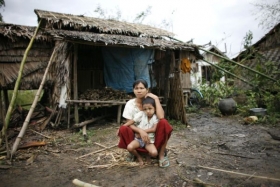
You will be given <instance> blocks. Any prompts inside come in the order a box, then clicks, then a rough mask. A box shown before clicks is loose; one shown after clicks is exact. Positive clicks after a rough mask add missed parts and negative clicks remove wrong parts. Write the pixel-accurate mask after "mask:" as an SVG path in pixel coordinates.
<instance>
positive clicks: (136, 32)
mask: <svg viewBox="0 0 280 187" xmlns="http://www.w3.org/2000/svg"><path fill="white" fill-rule="evenodd" d="M34 11H35V13H36V14H37V16H38V20H41V19H42V20H43V26H44V27H45V28H55V29H65V30H79V31H90V32H95V33H107V34H118V35H127V36H145V37H153V38H158V37H162V36H167V37H168V36H170V37H172V36H174V34H173V33H171V32H168V31H165V30H162V29H158V28H154V27H151V26H149V25H143V24H135V23H128V22H121V21H117V20H113V19H100V18H93V17H86V16H83V15H71V14H63V13H57V12H50V11H44V10H38V9H35V10H34Z"/></svg>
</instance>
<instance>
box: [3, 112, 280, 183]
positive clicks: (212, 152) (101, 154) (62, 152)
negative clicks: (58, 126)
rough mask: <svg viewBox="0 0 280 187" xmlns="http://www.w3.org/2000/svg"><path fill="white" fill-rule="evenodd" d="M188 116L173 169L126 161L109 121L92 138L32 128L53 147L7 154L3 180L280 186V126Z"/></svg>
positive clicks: (31, 137) (174, 145) (177, 130)
mask: <svg viewBox="0 0 280 187" xmlns="http://www.w3.org/2000/svg"><path fill="white" fill-rule="evenodd" d="M188 119H189V127H186V126H184V125H179V124H175V123H173V121H171V122H172V123H173V124H172V125H173V127H174V131H173V134H172V136H171V138H170V141H169V143H168V150H169V152H168V157H169V159H170V164H171V165H170V167H168V168H159V167H158V166H157V163H156V161H157V160H156V159H154V162H155V163H154V165H145V166H144V167H143V168H140V167H139V166H138V165H137V163H136V162H132V163H131V162H127V161H125V159H124V158H125V156H126V152H125V151H124V150H122V149H119V148H117V147H112V146H114V145H116V144H117V142H118V138H117V137H116V136H115V132H116V127H117V126H116V124H115V123H112V122H109V121H103V122H98V123H97V124H93V125H91V126H89V127H88V137H89V138H88V140H87V141H84V138H83V137H82V135H81V132H77V131H73V130H51V129H49V130H45V131H43V132H42V133H43V134H44V135H46V136H49V137H51V138H50V139H48V138H45V137H43V136H41V135H39V134H36V133H34V132H32V131H30V130H28V131H27V132H26V134H25V137H24V138H23V140H22V142H21V143H25V142H28V141H42V140H44V141H46V142H47V145H45V146H41V147H32V148H28V149H20V150H18V151H17V153H16V155H15V157H14V159H13V160H12V162H9V161H7V160H5V159H4V158H3V154H2V155H0V158H1V160H0V163H1V165H0V166H1V167H0V186H1V187H38V186H40V187H45V186H46V187H64V186H65V187H74V186H75V185H74V184H73V183H72V180H73V179H79V180H81V181H84V182H87V183H91V184H95V185H97V186H102V187H110V186H116V187H118V186H120V187H145V186H147V187H149V186H151V187H154V186H165V187H169V186H170V187H183V186H185V187H194V186H197V184H196V183H194V180H196V181H203V182H204V183H208V186H221V187H229V186H233V187H236V186H244V187H249V186H257V187H279V186H280V159H279V158H280V154H279V152H280V141H277V140H274V139H272V137H271V136H270V135H269V134H268V133H267V130H270V131H272V132H274V133H276V134H277V133H278V134H279V132H280V129H279V128H273V127H268V126H261V125H243V124H242V117H240V116H238V115H235V116H224V117H217V116H213V115H211V114H210V113H209V112H208V111H201V112H200V113H196V114H189V115H188ZM278 126H280V125H278ZM30 128H32V127H30ZM11 143H13V140H11ZM104 147H112V148H110V149H105V148H104ZM204 186H207V185H204Z"/></svg>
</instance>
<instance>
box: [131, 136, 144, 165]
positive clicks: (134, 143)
mask: <svg viewBox="0 0 280 187" xmlns="http://www.w3.org/2000/svg"><path fill="white" fill-rule="evenodd" d="M139 147H140V143H139V142H138V141H137V140H133V141H132V142H130V144H128V146H127V150H128V151H129V152H130V153H131V154H133V155H134V156H136V158H137V160H138V162H139V165H143V164H144V162H143V159H142V157H141V155H140V154H139V153H138V152H137V151H136V149H137V148H139Z"/></svg>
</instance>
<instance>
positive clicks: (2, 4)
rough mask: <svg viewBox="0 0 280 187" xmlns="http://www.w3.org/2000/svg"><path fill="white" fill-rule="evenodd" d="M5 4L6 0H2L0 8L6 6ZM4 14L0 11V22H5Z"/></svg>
mask: <svg viewBox="0 0 280 187" xmlns="http://www.w3.org/2000/svg"><path fill="white" fill-rule="evenodd" d="M4 6H5V1H4V0H0V8H2V7H4ZM3 21H4V20H3V16H2V14H1V13H0V22H3Z"/></svg>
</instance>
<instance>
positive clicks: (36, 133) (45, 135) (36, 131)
mask: <svg viewBox="0 0 280 187" xmlns="http://www.w3.org/2000/svg"><path fill="white" fill-rule="evenodd" d="M29 130H31V131H32V132H34V133H36V134H39V135H41V136H43V137H45V138H48V139H51V137H49V136H46V135H43V134H42V133H39V132H37V131H34V130H32V129H29Z"/></svg>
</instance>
